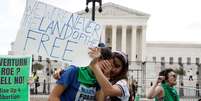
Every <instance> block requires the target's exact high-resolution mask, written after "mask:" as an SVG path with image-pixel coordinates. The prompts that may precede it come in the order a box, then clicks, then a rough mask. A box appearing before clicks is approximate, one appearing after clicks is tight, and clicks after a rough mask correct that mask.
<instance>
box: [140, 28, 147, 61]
mask: <svg viewBox="0 0 201 101" xmlns="http://www.w3.org/2000/svg"><path fill="white" fill-rule="evenodd" d="M141 50H142V55H141V56H142V61H146V57H145V54H146V51H145V50H146V26H142V49H141Z"/></svg>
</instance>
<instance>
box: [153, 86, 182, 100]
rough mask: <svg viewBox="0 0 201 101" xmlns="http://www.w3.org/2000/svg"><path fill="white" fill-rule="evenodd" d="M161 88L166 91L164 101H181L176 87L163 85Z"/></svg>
mask: <svg viewBox="0 0 201 101" xmlns="http://www.w3.org/2000/svg"><path fill="white" fill-rule="evenodd" d="M161 87H162V88H163V90H164V96H163V100H162V101H179V95H178V94H177V90H176V89H175V87H170V86H169V85H168V84H167V83H163V84H161ZM155 101H159V100H158V98H157V97H155Z"/></svg>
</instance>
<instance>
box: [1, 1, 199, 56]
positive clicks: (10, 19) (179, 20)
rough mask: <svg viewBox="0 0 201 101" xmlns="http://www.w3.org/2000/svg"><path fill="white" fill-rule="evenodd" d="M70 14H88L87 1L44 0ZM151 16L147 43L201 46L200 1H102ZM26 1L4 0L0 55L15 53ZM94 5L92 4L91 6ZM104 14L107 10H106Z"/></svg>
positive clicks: (148, 24) (2, 3) (2, 2)
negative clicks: (15, 44)
mask: <svg viewBox="0 0 201 101" xmlns="http://www.w3.org/2000/svg"><path fill="white" fill-rule="evenodd" d="M40 1H43V2H45V3H48V4H51V5H54V6H56V7H59V8H62V9H64V10H67V11H71V12H76V11H80V10H84V9H85V7H86V0H40ZM102 1H103V3H106V2H112V3H115V4H119V5H122V6H125V7H128V8H131V9H135V10H138V11H141V12H145V13H147V14H150V15H151V16H150V18H149V20H148V22H147V31H146V41H174V42H182V43H201V13H200V9H201V6H200V3H201V1H200V0H102ZM25 4H26V0H1V3H0V35H1V37H0V55H6V54H7V53H8V51H9V50H11V42H13V41H14V40H15V38H16V35H17V31H18V29H19V27H20V21H21V19H22V16H23V12H24V9H25ZM89 5H91V3H90V4H89ZM103 10H104V9H103Z"/></svg>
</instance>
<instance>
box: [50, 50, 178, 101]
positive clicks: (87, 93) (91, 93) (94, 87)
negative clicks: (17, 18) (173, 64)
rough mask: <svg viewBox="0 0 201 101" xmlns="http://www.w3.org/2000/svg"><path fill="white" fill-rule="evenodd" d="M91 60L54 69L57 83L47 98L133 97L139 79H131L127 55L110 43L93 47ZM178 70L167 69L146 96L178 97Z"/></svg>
mask: <svg viewBox="0 0 201 101" xmlns="http://www.w3.org/2000/svg"><path fill="white" fill-rule="evenodd" d="M89 56H90V57H91V58H92V61H91V62H90V64H89V65H88V66H85V67H79V66H74V65H70V66H68V67H67V68H65V69H61V68H60V67H59V69H57V70H56V71H55V73H54V78H55V79H56V80H57V81H56V86H55V87H54V88H53V90H52V91H51V93H50V95H49V98H48V101H134V100H135V95H136V92H137V87H138V86H137V85H138V84H137V81H135V80H133V79H132V80H128V78H127V77H128V76H127V73H128V57H127V55H126V54H125V53H123V52H121V51H114V52H111V50H110V49H109V48H107V47H101V48H90V52H89ZM175 85H176V73H175V72H174V70H173V69H165V70H162V71H161V72H160V73H159V77H158V78H157V80H156V82H155V83H153V84H152V86H151V88H150V89H149V91H148V93H147V94H146V96H147V98H150V99H153V98H155V101H179V96H178V93H177V91H176V89H175V88H174V86H175Z"/></svg>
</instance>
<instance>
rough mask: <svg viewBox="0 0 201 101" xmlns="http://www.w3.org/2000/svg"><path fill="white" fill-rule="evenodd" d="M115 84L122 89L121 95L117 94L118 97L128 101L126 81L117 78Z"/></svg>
mask: <svg viewBox="0 0 201 101" xmlns="http://www.w3.org/2000/svg"><path fill="white" fill-rule="evenodd" d="M116 85H118V86H119V88H120V89H121V91H122V96H119V97H118V98H120V99H121V100H122V101H128V99H129V96H130V94H129V87H128V83H127V81H126V80H123V79H122V80H119V81H118V82H117V83H116Z"/></svg>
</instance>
